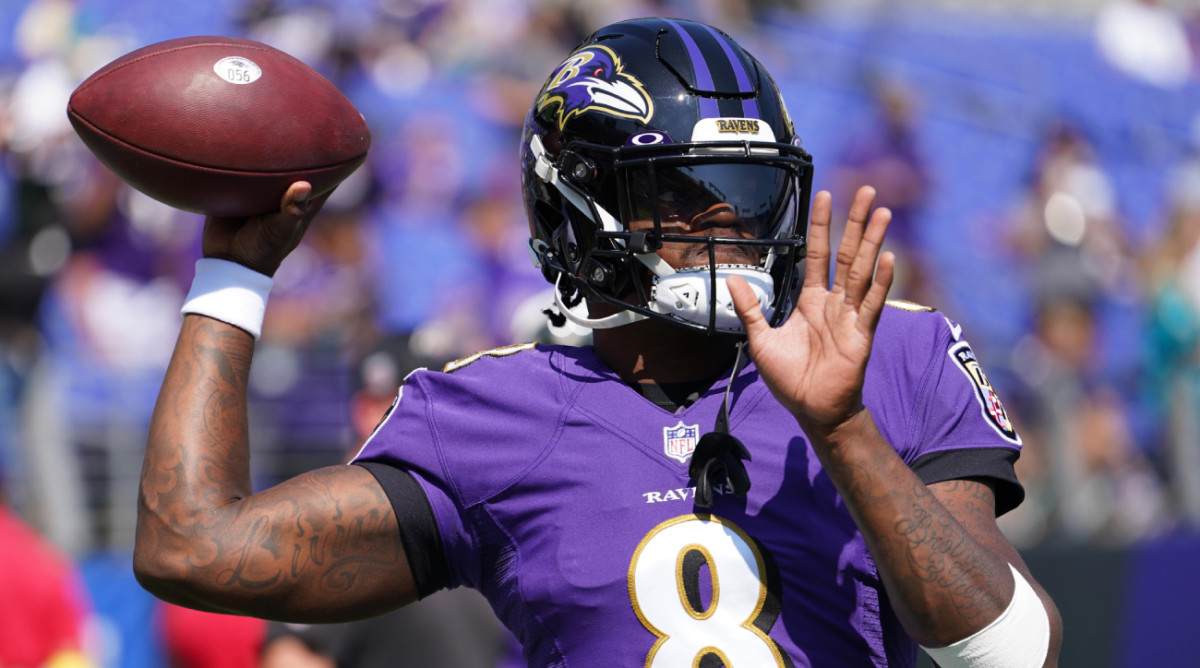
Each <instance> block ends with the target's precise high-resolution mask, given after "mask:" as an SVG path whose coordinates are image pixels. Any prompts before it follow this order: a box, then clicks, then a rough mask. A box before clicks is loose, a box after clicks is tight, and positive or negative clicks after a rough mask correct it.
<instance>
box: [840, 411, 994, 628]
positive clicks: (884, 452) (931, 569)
mask: <svg viewBox="0 0 1200 668" xmlns="http://www.w3.org/2000/svg"><path fill="white" fill-rule="evenodd" d="M872 426H873V425H872ZM822 463H823V464H824V466H825V468H826V471H827V472H828V473H829V475H830V477H831V478H832V479H833V481H834V483H835V485H836V486H837V487H838V489H839V490H840V491H841V492H842V496H843V498H844V499H845V500H846V502H847V504H846V505H847V508H848V509H849V511H850V513H851V515H852V516H853V517H854V520H855V523H856V524H857V525H858V527H859V530H860V531H861V532H862V534H863V537H864V539H865V540H866V543H867V546H868V548H869V549H870V550H871V554H872V556H873V557H874V558H875V563H876V566H877V567H878V569H879V574H880V577H881V579H882V580H883V582H884V586H885V587H886V588H887V591H888V594H889V598H890V600H891V602H892V607H893V608H894V609H895V611H896V614H897V616H898V617H899V618H900V620H901V623H902V624H903V625H904V628H905V629H906V630H907V631H908V633H909V635H911V636H912V637H913V638H914V639H915V640H917V642H919V643H921V644H924V645H927V646H935V645H945V644H949V643H951V642H954V641H956V640H960V639H962V638H965V637H967V636H968V635H970V634H971V633H973V632H975V631H977V630H979V629H980V628H982V627H983V626H986V625H987V624H988V623H989V622H990V621H991V620H993V619H995V618H996V617H997V616H998V615H999V614H1000V612H1002V611H1003V610H1004V608H1005V607H1006V606H1007V603H1008V600H1009V599H1010V598H1011V596H1012V580H1011V576H1010V575H1009V571H1008V567H1007V565H1006V563H1005V560H1004V558H1003V557H1002V556H999V554H998V553H997V552H996V551H995V550H991V549H988V547H989V546H988V545H985V544H984V543H981V542H980V536H988V537H989V538H988V540H989V541H990V540H992V539H991V538H990V535H991V534H992V533H993V532H994V533H995V534H997V535H999V529H997V528H995V515H994V510H993V508H994V503H993V497H992V491H991V489H990V488H988V486H987V485H986V484H982V483H979V482H977V481H972V480H952V481H948V482H945V483H936V484H935V485H932V486H926V485H925V483H923V482H921V480H920V479H919V478H917V476H916V475H915V474H914V473H913V472H912V471H911V470H910V469H909V468H908V466H907V465H906V464H905V463H904V462H903V460H901V459H900V457H899V456H897V454H896V452H895V450H894V449H892V447H891V446H890V445H889V444H888V443H887V442H886V440H884V439H883V437H882V435H881V434H879V433H878V431H877V430H874V431H869V432H867V433H866V434H855V435H854V438H853V439H852V440H851V441H848V442H844V443H840V444H839V445H838V447H836V448H832V449H830V450H828V451H826V452H825V454H824V456H823V457H822ZM1001 540H1003V538H1002V537H1001Z"/></svg>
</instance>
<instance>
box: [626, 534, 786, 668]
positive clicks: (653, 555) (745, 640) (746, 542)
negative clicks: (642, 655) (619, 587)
mask: <svg viewBox="0 0 1200 668" xmlns="http://www.w3.org/2000/svg"><path fill="white" fill-rule="evenodd" d="M768 563H769V562H768V561H767V560H766V559H764V556H763V553H762V548H761V547H760V546H759V545H758V544H757V542H756V541H755V540H754V539H752V538H751V537H750V536H749V535H748V534H746V532H744V531H742V529H741V528H740V527H738V526H737V525H736V524H734V523H732V522H730V521H728V520H725V519H721V518H719V517H715V516H712V515H706V514H700V513H696V514H691V515H681V516H679V517H675V518H673V519H669V520H667V521H666V522H663V523H662V524H659V525H658V526H656V527H654V528H653V529H652V530H651V531H650V533H648V534H646V537H645V538H643V539H642V541H641V542H640V543H638V546H637V549H636V550H635V551H634V553H633V559H632V561H631V562H630V564H629V599H630V601H631V602H632V603H633V610H634V612H635V613H636V614H637V616H638V619H639V620H641V622H642V625H643V626H645V627H646V628H647V629H648V630H649V631H650V632H651V633H653V634H654V635H655V636H657V637H658V641H657V642H656V643H654V646H653V647H652V648H651V649H650V653H649V654H648V655H647V656H646V664H645V665H646V668H667V667H671V668H674V667H675V666H692V667H693V668H694V667H696V666H700V665H701V662H702V661H704V660H705V658H706V657H708V660H707V661H705V665H709V663H710V662H712V661H713V660H714V659H716V660H719V661H720V662H721V664H722V665H724V666H726V667H727V668H758V667H761V666H784V667H787V666H791V665H792V662H791V661H790V660H789V659H788V658H787V657H786V656H784V654H783V652H782V651H781V649H780V648H779V646H778V645H777V644H775V641H773V640H771V638H770V636H768V635H767V631H769V630H770V628H771V626H773V625H774V623H775V620H776V619H777V618H778V615H779V609H778V605H779V603H778V602H779V598H778V595H777V592H774V594H775V595H772V593H773V592H771V591H770V588H769V587H768V583H769V582H772V581H774V582H778V580H779V578H778V577H772V574H770V573H768V568H770V566H768ZM701 565H706V566H707V567H708V577H709V578H710V579H711V585H712V587H711V592H712V599H711V601H710V602H709V604H708V607H707V609H701V608H702V607H703V606H702V603H701V601H700V596H699V593H698V592H699V591H700V574H701V572H702V570H701Z"/></svg>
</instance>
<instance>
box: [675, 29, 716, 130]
mask: <svg viewBox="0 0 1200 668" xmlns="http://www.w3.org/2000/svg"><path fill="white" fill-rule="evenodd" d="M664 20H665V21H666V22H667V23H668V24H670V25H671V27H672V28H674V29H675V30H677V31H679V37H680V39H682V40H683V45H684V46H685V47H686V48H687V52H688V56H689V57H690V58H691V59H692V69H693V70H694V71H695V73H696V84H697V85H698V86H699V87H700V88H701V89H704V90H712V88H713V78H712V72H711V71H710V70H709V69H708V62H707V61H705V60H704V54H703V53H701V52H700V46H699V45H698V44H696V40H694V39H692V36H691V35H689V34H688V32H687V31H686V30H684V29H683V27H682V26H680V25H679V24H678V23H676V22H674V21H671V20H669V19H664ZM699 101H700V118H719V117H720V116H721V112H720V110H719V109H718V108H717V101H716V100H715V99H713V98H711V97H700V98H699Z"/></svg>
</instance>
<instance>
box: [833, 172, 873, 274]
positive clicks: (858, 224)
mask: <svg viewBox="0 0 1200 668" xmlns="http://www.w3.org/2000/svg"><path fill="white" fill-rule="evenodd" d="M874 203H875V189H874V188H872V187H871V186H863V187H861V188H859V189H858V192H857V193H855V195H854V202H852V203H851V204H850V214H849V215H848V216H847V218H846V229H845V231H844V232H843V233H842V242H841V243H840V244H838V250H837V266H836V267H835V269H834V275H833V287H834V289H838V288H841V289H842V290H845V289H846V278H847V276H848V274H849V273H850V268H851V267H852V266H853V265H854V260H855V258H856V257H857V256H858V251H859V245H860V242H861V241H862V238H863V232H864V228H865V226H866V224H867V216H869V215H870V214H871V205H873V204H874ZM871 264H872V266H874V258H872V262H871Z"/></svg>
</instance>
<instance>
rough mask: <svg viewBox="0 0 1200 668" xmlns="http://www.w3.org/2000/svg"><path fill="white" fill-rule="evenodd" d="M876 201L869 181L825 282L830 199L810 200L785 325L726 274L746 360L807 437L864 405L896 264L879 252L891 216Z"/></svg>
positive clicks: (858, 197)
mask: <svg viewBox="0 0 1200 668" xmlns="http://www.w3.org/2000/svg"><path fill="white" fill-rule="evenodd" d="M874 203H875V190H874V189H873V188H871V187H869V186H864V187H863V188H861V189H859V191H858V193H857V194H856V195H855V197H854V203H853V204H852V205H851V207H850V215H849V220H848V221H847V223H846V231H845V234H844V235H843V237H842V241H841V244H840V245H839V247H838V251H837V256H836V260H835V262H836V266H835V268H834V272H833V279H832V283H831V282H830V276H829V263H830V258H831V256H832V253H831V248H830V241H829V236H830V235H829V221H830V217H831V212H832V202H831V197H830V194H829V193H828V192H826V191H822V192H820V193H818V194H817V196H816V197H815V198H814V201H813V209H812V221H811V223H810V225H809V233H808V259H807V262H806V265H805V272H804V286H803V288H802V289H801V290H800V297H799V300H798V302H797V304H796V309H795V310H794V311H793V312H792V315H791V317H789V318H788V320H787V322H785V323H784V324H783V325H781V326H779V327H777V328H772V327H770V325H768V323H767V321H766V320H765V319H764V318H763V315H762V312H761V311H760V309H759V307H758V303H757V302H756V301H755V299H754V297H753V294H752V293H751V291H750V288H749V286H747V285H746V284H745V283H744V282H743V281H742V280H741V279H740V278H737V277H732V278H730V279H729V290H730V293H731V294H732V296H733V300H734V305H735V308H736V309H737V312H738V317H739V318H740V319H741V321H742V324H743V326H744V327H745V328H746V335H747V338H748V342H749V352H750V357H751V358H752V359H753V360H754V363H755V365H756V366H757V367H758V371H759V373H761V374H762V377H763V380H765V381H766V383H767V386H768V387H770V388H771V392H772V393H774V395H775V398H776V399H777V400H778V401H779V402H780V403H782V404H783V405H784V407H786V408H787V409H788V410H790V411H791V412H792V414H793V415H795V416H796V419H797V420H798V421H799V423H800V426H801V427H802V428H804V429H805V431H806V432H808V433H809V434H810V435H816V433H817V432H820V431H829V430H833V429H835V428H837V427H838V426H839V425H841V424H843V423H845V422H846V421H847V420H849V419H850V418H852V417H854V416H855V415H857V414H858V413H859V412H860V411H861V410H862V387H863V379H864V378H865V376H866V368H867V360H868V359H869V358H870V355H871V344H872V341H873V339H874V336H875V327H876V325H877V324H878V322H879V314H880V313H881V312H882V310H883V306H884V301H885V300H886V299H887V293H888V290H889V289H890V288H891V285H892V277H893V272H894V269H895V258H894V256H893V255H892V254H891V253H884V254H883V255H882V256H880V254H879V251H880V246H881V245H882V244H883V238H884V234H885V232H886V231H887V226H888V223H889V222H891V218H892V214H891V211H889V210H888V209H884V208H880V209H875V210H874V212H872V210H871V207H872V206H873V205H874ZM876 265H878V267H877V266H876Z"/></svg>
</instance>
